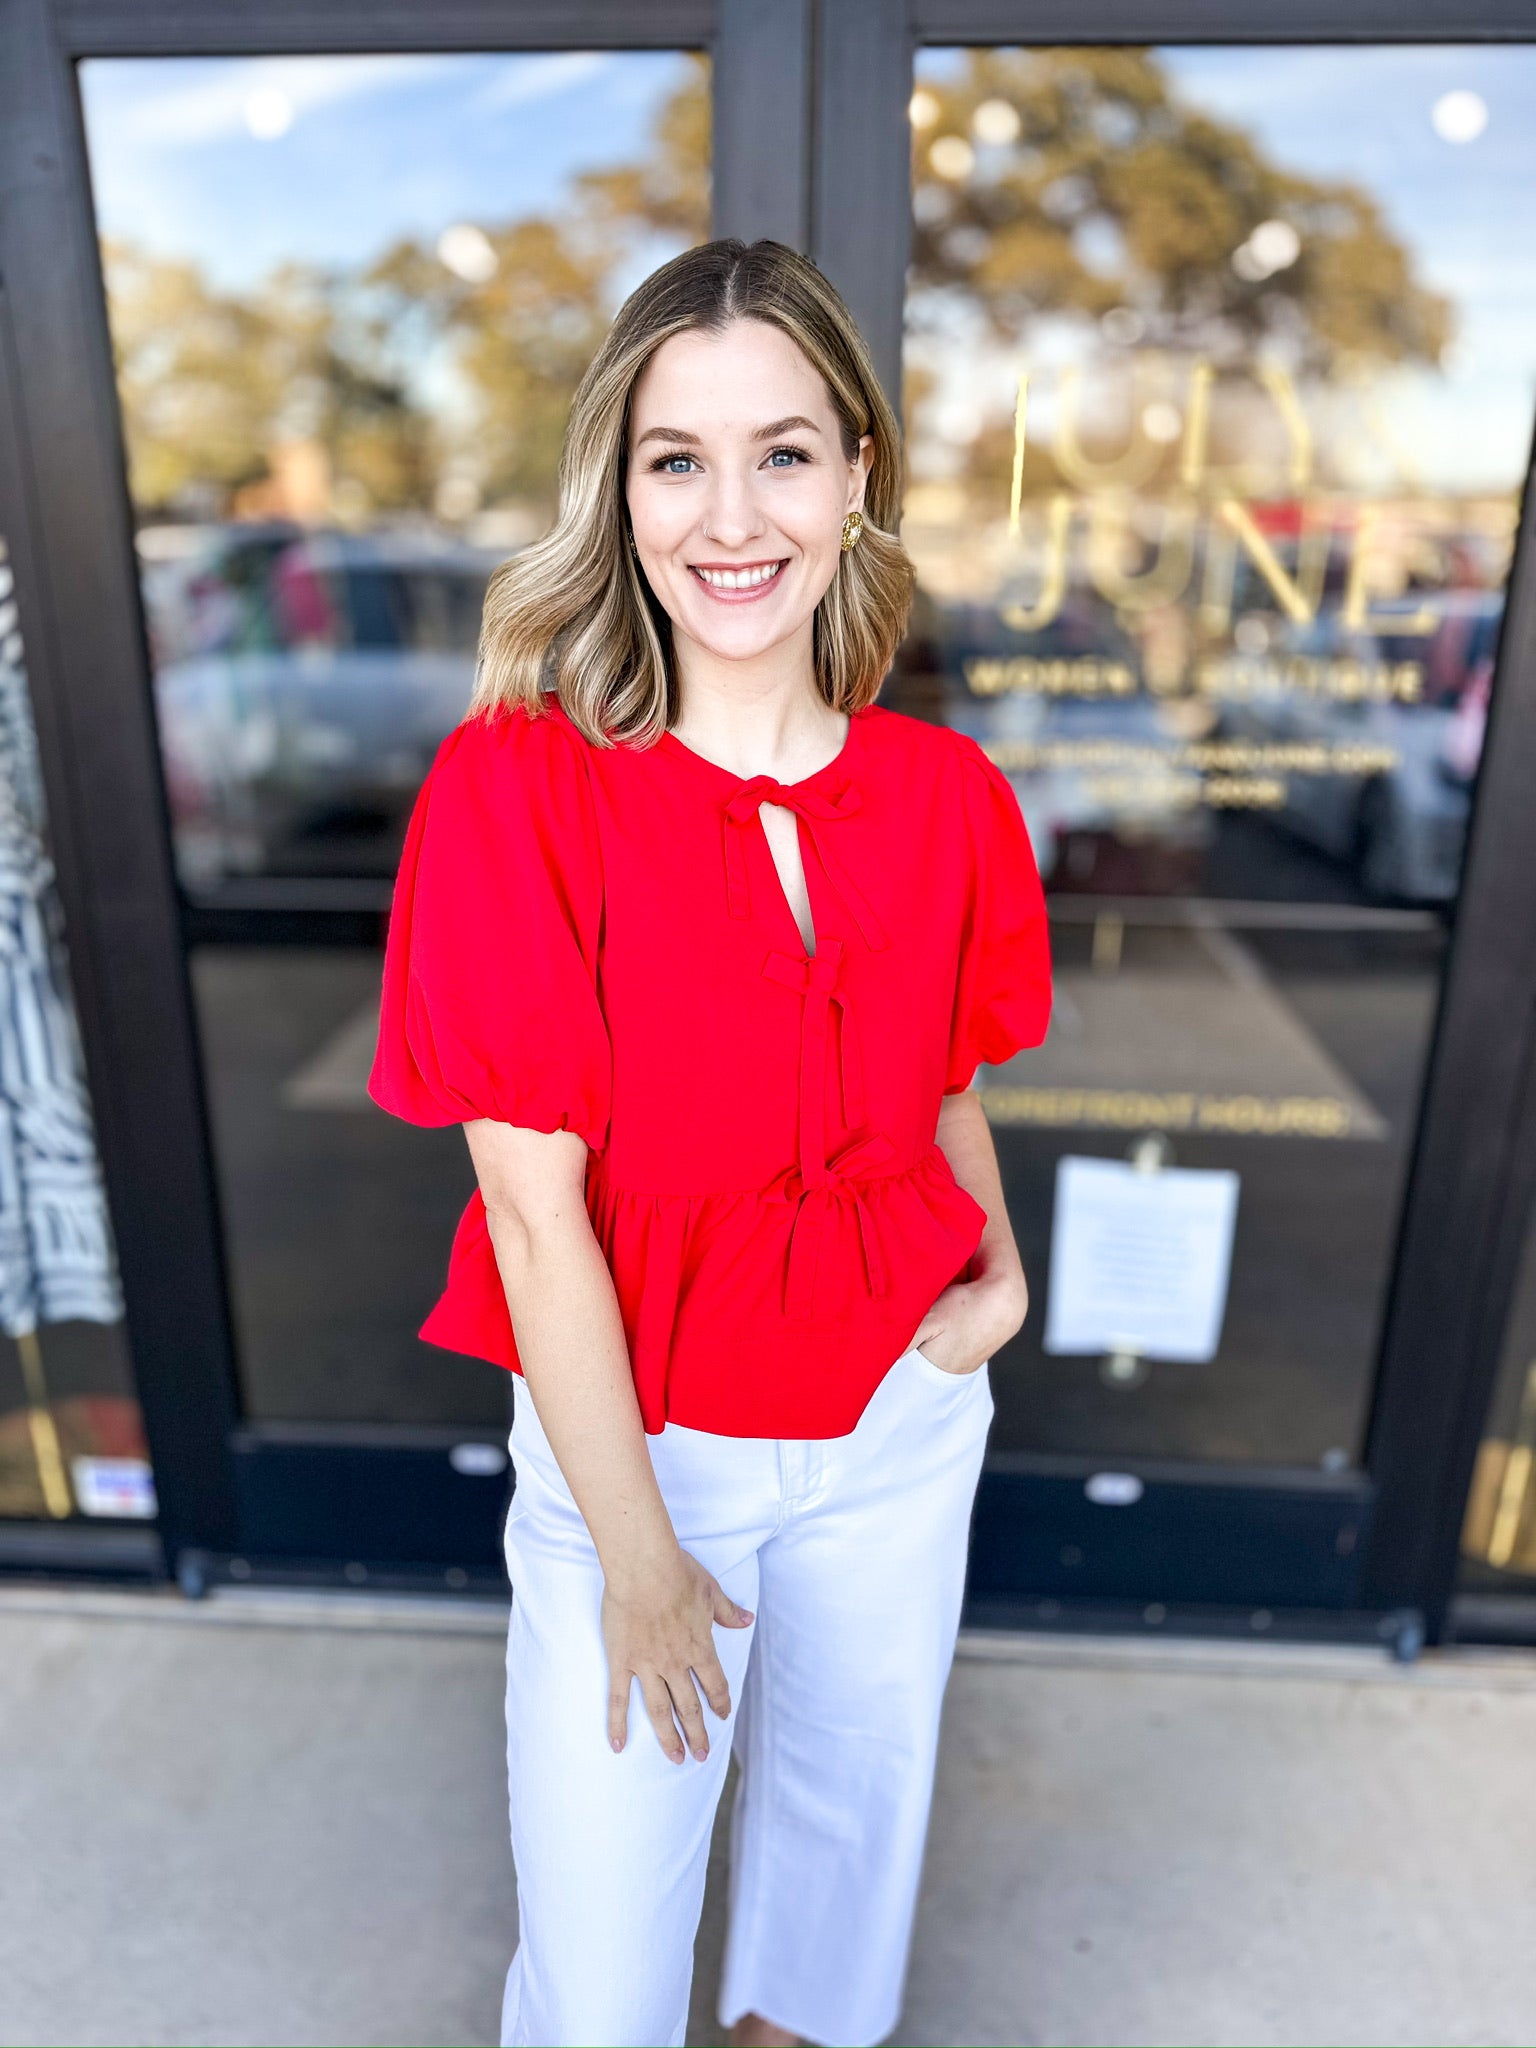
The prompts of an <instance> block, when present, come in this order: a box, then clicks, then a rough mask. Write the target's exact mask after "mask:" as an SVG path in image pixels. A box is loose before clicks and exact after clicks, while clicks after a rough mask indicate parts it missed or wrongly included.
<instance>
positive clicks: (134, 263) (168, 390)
mask: <svg viewBox="0 0 1536 2048" xmlns="http://www.w3.org/2000/svg"><path fill="white" fill-rule="evenodd" d="M708 219H709V82H708V72H707V66H706V63H705V60H703V59H702V58H698V59H693V60H691V61H690V64H689V69H688V71H687V74H686V75H685V77H684V79H683V81H682V83H681V85H680V86H679V87H678V89H677V90H676V91H675V92H674V93H673V94H672V95H671V96H670V98H669V99H668V100H667V101H666V102H665V103H664V104H663V105H662V107H661V108H660V110H659V112H658V115H657V118H656V122H655V125H654V128H653V131H652V136H651V139H650V143H649V145H648V147H647V149H646V151H645V152H644V154H643V156H642V158H641V160H640V161H639V162H637V163H634V164H625V165H619V166H616V167H612V168H608V169H605V170H601V171H593V172H588V173H586V174H584V175H582V176H580V177H578V178H576V179H574V180H573V181H572V183H571V187H570V191H569V195H568V198H567V201H566V203H565V205H564V206H563V208H562V209H561V210H560V211H559V212H558V213H557V214H553V215H551V216H547V217H543V216H526V217H524V218H520V219H515V220H512V221H508V222H504V223H502V224H499V225H489V224H488V225H485V226H484V227H483V230H482V232H483V234H484V237H485V242H486V244H487V247H488V250H489V252H490V253H491V255H492V256H493V258H494V263H493V266H491V267H490V268H489V270H488V274H486V275H484V276H482V277H479V278H478V279H477V280H474V281H471V280H466V279H465V278H464V277H462V276H460V275H457V274H455V272H454V271H452V270H450V269H449V268H448V267H447V265H446V264H445V263H444V262H443V261H442V260H441V258H440V257H439V255H438V253H437V251H436V249H435V248H434V247H431V246H427V245H423V244H422V243H420V242H416V241H411V240H402V241H400V242H397V243H396V244H394V245H393V246H392V247H391V248H389V249H388V250H386V251H385V252H384V254H383V255H381V256H380V257H378V258H377V259H376V260H374V261H372V262H370V263H368V264H367V265H365V266H363V267H361V268H360V269H358V270H355V271H337V272H321V271H318V270H316V269H314V268H312V267H308V266H300V265H296V264H286V265H283V266H281V267H280V268H278V269H277V270H275V271H274V272H273V273H272V274H271V275H270V276H269V277H268V278H266V279H265V280H264V281H263V282H262V284H261V285H260V286H258V287H257V288H256V289H255V290H253V291H251V292H249V293H236V292H218V291H216V290H214V289H213V288H212V287H211V286H210V285H209V283H208V282H207V280H206V279H205V278H204V277H203V276H202V275H201V273H200V272H199V270H198V269H197V267H196V265H195V264H190V263H181V262H172V261H167V260H165V259H161V258H155V257H152V256H150V255H148V254H147V253H146V252H145V251H143V250H141V249H138V248H136V247H133V246H130V245H127V244H123V243H112V244H109V245H108V246H106V248H105V249H104V252H103V254H104V263H105V267H106V274H107V284H108V292H109V297H110V302H111V309H112V334H113V346H114V350H115V353H116V357H117V362H118V387H119V392H120V395H121V403H122V410H123V419H124V429H125V435H126V439H127V443H128V453H129V464H130V472H131V480H132V489H133V497H134V502H135V504H136V505H137V506H138V507H139V509H140V512H141V513H151V514H153V513H167V512H169V513H176V512H196V513H199V514H203V515H222V514H227V512H228V511H229V510H230V508H231V505H232V503H233V502H234V499H235V495H236V493H237V492H239V491H240V490H241V489H242V487H248V486H250V485H252V484H254V483H257V482H259V480H260V479H262V478H264V477H266V476H268V475H269V474H270V473H271V471H272V469H273V467H274V462H275V451H276V450H277V449H278V448H279V447H280V446H281V445H282V444H284V443H294V442H299V443H305V444H310V445H313V446H314V447H316V448H317V449H319V450H320V451H322V452H323V456H324V458H325V467H326V469H327V470H328V472H329V475H330V477H331V479H332V480H333V488H332V505H331V510H332V512H333V513H336V514H342V515H347V514H350V515H351V516H354V517H357V516H367V515H368V514H371V513H379V512H384V513H388V512H399V511H409V510H428V509H440V508H441V506H442V503H443V500H442V496H441V490H440V487H441V485H442V483H443V480H444V478H445V476H446V475H448V474H449V473H450V472H458V473H459V474H461V475H463V476H464V477H466V478H468V479H469V480H470V484H471V490H470V493H469V495H468V497H467V499H466V500H465V507H466V509H468V508H469V507H470V506H472V505H473V504H474V503H475V502H480V503H491V504H494V503H496V502H498V501H502V500H505V499H508V498H512V499H518V500H521V501H524V502H525V503H530V504H532V505H534V506H537V507H539V508H541V509H543V510H549V509H552V507H553V502H554V488H555V467H556V462H557V459H558V455H559V449H560V441H561V436H562V434H563V431H564V426H565V416H566V412H567V409H568V407H569V404H570V400H571V395H572V393H573V392H574V390H575V387H576V383H577V380H578V379H579V377H580V375H581V373H582V371H583V369H584V368H585V367H586V364H587V362H588V360H589V358H590V357H591V354H592V352H593V350H594V349H595V347H596V345H597V342H598V340H599V338H600V336H601V334H602V332H603V329H604V327H605V326H606V324H607V321H608V318H609V316H610V314H611V312H612V308H613V302H614V297H615V295H616V290H617V289H618V288H619V287H620V286H621V285H622V284H624V283H626V282H628V278H627V275H626V273H627V271H628V269H629V268H630V267H631V266H632V265H633V264H634V262H635V259H636V256H637V254H641V255H643V254H644V253H645V252H646V244H647V242H648V240H649V239H650V238H654V237H664V238H665V239H666V242H667V243H669V244H673V245H675V244H676V243H678V242H679V241H681V242H691V241H696V240H701V239H702V238H703V237H704V235H705V234H707V232H708ZM443 350H446V351H447V353H448V354H449V356H450V357H451V360H452V362H453V364H454V366H455V369H456V371H457V377H458V383H459V386H460V390H461V392H462V394H463V403H461V404H460V405H459V406H458V407H457V408H455V409H454V411H453V413H452V415H451V416H450V415H449V414H447V413H446V412H445V411H444V410H443V409H442V408H441V407H439V406H438V405H436V404H435V403H434V402H433V401H432V400H431V399H429V398H428V397H427V396H425V395H424V394H423V390H422V381H421V376H420V371H421V369H422V367H423V366H424V364H425V363H426V362H427V361H428V360H429V359H430V358H432V357H434V356H435V355H436V354H437V353H438V352H440V351H443Z"/></svg>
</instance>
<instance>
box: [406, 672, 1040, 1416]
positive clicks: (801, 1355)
mask: <svg viewBox="0 0 1536 2048" xmlns="http://www.w3.org/2000/svg"><path fill="white" fill-rule="evenodd" d="M765 800H766V801H768V802H770V803H774V804H782V805H784V806H786V807H788V808H789V809H791V810H793V811H794V812H795V813H796V816H797V818H798V821H799V840H800V853H801V859H802V863H803V866H804V871H805V878H806V888H807V891H808V894H809V898H810V904H811V909H812V912H813V914H814V920H815V931H816V949H815V952H814V954H813V955H808V954H807V952H806V949H805V946H804V943H803V941H802V938H801V935H800V930H799V927H798V925H797V924H796V922H795V919H794V916H793V914H792V912H791V910H790V906H789V902H788V899H787V897H786V896H785V894H784V890H783V886H782V884H781V883H780V881H779V876H778V871H777V869H776V868H775V866H774V863H773V855H772V853H771V851H770V850H769V845H768V839H767V835H766V834H765V833H764V831H763V829H762V821H761V818H760V816H759V812H758V806H759V804H761V803H763V802H764V801H765ZM1050 1008H1051V967H1050V951H1049V943H1048V938H1047V927H1046V919H1045V906H1044V900H1043V897H1042V893H1041V888H1040V879H1039V875H1038V873H1037V871H1036V868H1035V862H1034V857H1033V854H1032V852H1031V850H1030V843H1029V836H1028V833H1027V831H1026V830H1025V826H1024V820H1023V817H1022V815H1021V814H1020V811H1019V805H1018V800H1017V798H1016V797H1015V796H1014V794H1013V791H1012V789H1011V788H1010V787H1009V784H1008V782H1007V780H1006V778H1005V777H1004V775H1003V774H1002V772H1001V770H1000V769H998V768H997V767H995V766H994V765H993V763H992V762H991V761H990V760H989V759H988V757H987V756H986V754H984V753H983V751H982V749H981V748H980V746H979V745H978V744H977V743H976V741H975V740H973V739H971V738H969V737H968V736H967V735H965V734H962V733H959V732H956V731H954V730H952V729H951V728H949V727H948V726H939V725H929V724H926V723H924V722H923V721H921V720H919V719H915V718H910V717H907V716H906V715H905V714H903V713H900V712H896V711H890V710H887V709H886V708H885V707H884V706H881V705H868V706H866V707H865V708H864V709H863V710H861V711H857V712H855V713H853V714H852V716H851V718H850V721H849V725H848V732H847V737H846V738H845V740H844V742H843V747H842V751H841V752H840V753H839V754H838V755H837V757H836V758H835V759H834V760H832V761H830V762H829V763H828V764H827V765H826V766H825V767H824V768H819V769H818V770H817V771H816V773H815V774H814V775H808V776H806V777H805V778H804V779H803V780H801V781H799V782H794V783H779V782H776V781H775V780H774V779H773V777H771V776H768V775H754V776H751V777H749V778H743V777H741V776H739V775H734V774H732V773H731V772H730V771H729V770H728V769H725V768H721V767H718V766H717V765H716V764H715V763H714V762H712V761H707V760H706V759H705V758H704V757H703V755H701V754H697V753H695V752H694V751H693V750H692V748H690V747H687V746H685V745H684V744H683V742H682V741H681V740H679V739H678V738H677V737H676V736H675V735H674V734H673V733H671V732H668V733H667V734H665V735H664V736H663V738H662V739H661V740H659V741H658V742H656V743H655V744H654V745H652V746H648V747H641V746H637V745H634V744H633V743H620V744H616V745H614V746H612V747H608V748H604V747H594V746H592V745H590V744H589V742H588V741H587V740H586V739H585V738H584V737H583V735H582V734H581V732H580V731H579V730H578V728H577V727H576V726H575V725H574V724H573V723H572V721H571V720H570V718H569V717H568V716H567V715H566V713H565V712H564V710H563V709H562V708H561V707H560V705H559V703H558V701H557V700H556V699H554V698H553V697H551V699H550V707H549V712H548V715H547V716H539V715H534V714H531V713H529V712H528V711H526V710H524V709H522V708H518V709H516V710H500V711H497V712H494V713H478V714H475V715H473V716H471V717H469V718H466V719H465V720H464V722H463V723H462V724H460V725H459V726H457V727H456V728H455V729H454V730H453V731H452V732H451V733H449V735H448V737H447V738H446V739H445V740H444V741H443V743H442V745H441V747H440V748H439V749H438V752H437V757H436V759H435V761H434V762H433V765H432V768H431V770H430V772H429V773H428V776H427V779H426V781H425V783H424V784H423V786H422V789H421V792H420V795H419V796H418V797H417V799H416V803H415V807H414V809H413V811H412V814H411V819H410V823H409V827H408V829H407V833H406V839H405V847H404V852H403V854H402V856H401V861H400V872H399V878H398V880H397V883H396V886H395V895H394V907H393V910H392V913H391V917H390V923H389V934H388V939H387V943H386V949H385V957H384V980H383V1000H382V1007H381V1013H380V1027H379V1039H378V1048H377V1052H376V1054H375V1057H374V1062H373V1068H372V1072H371V1074H370V1076H369V1080H368V1092H369V1094H370V1095H371V1096H372V1098H373V1100H374V1101H375V1102H376V1103H378V1104H379V1105H380V1107H381V1108H383V1109H386V1110H388V1111H390V1112H391V1113H392V1114H393V1115H395V1116H399V1117H403V1118H405V1119H406V1120H407V1121H408V1122H410V1123H416V1124H449V1123H459V1122H464V1121H467V1120H471V1119H474V1118H478V1117H493V1118H496V1119H498V1120H500V1121H502V1122H505V1123H511V1124H522V1125H526V1126H529V1127H531V1128H532V1129H534V1130H540V1131H553V1130H571V1131H577V1132H579V1133H580V1134H581V1136H582V1137H583V1138H584V1139H585V1140H586V1142H587V1145H588V1147H589V1148H590V1150H589V1152H588V1157H587V1168H586V1202H587V1209H588V1213H589V1215H590V1216H591V1219H592V1227H593V1230H594V1232H595V1234H596V1236H597V1239H598V1242H599V1243H600V1244H601V1246H602V1248H603V1252H604V1255H605V1257H606V1259H607V1262H608V1267H609V1270H610V1272H611V1273H612V1275H613V1281H614V1287H615V1291H616V1294H617V1297H618V1301H619V1305H620V1309H621V1312H622V1315H623V1321H624V1331H625V1335H626V1338H627V1340H628V1346H629V1353H630V1361H631V1365H632V1367H633V1371H634V1377H635V1386H636V1389H637V1392H638V1395H639V1402H640V1410H641V1414H642V1416H643V1418H644V1422H645V1427H646V1429H647V1430H648V1431H650V1432H652V1433H655V1432H656V1431H659V1430H660V1429H661V1427H662V1425H663V1423H665V1422H667V1421H669V1420H671V1421H675V1422H679V1423H682V1424H685V1425H686V1426H687V1427H689V1428H691V1429H703V1430H712V1431H714V1432H716V1433H719V1434H722V1435H726V1436H785V1437H800V1438H808V1437H832V1436H842V1435H846V1434H847V1432H848V1431H849V1430H851V1429H852V1428H853V1426H854V1424H855V1423H856V1422H857V1421H858V1419H859V1416H860V1414H861V1413H862V1412H863V1409H864V1407H865V1404H866V1403H867V1402H868V1400H869V1398H870V1396H871V1395H872V1394H873V1392H874V1390H875V1388H876V1387H877V1386H878V1385H879V1383H880V1381H881V1379H882V1378H883V1377H884V1374H885V1372H886V1370H887V1368H888V1367H889V1366H890V1364H891V1363H892V1361H893V1360H894V1359H896V1358H897V1357H899V1356H900V1354H901V1353H902V1351H903V1350H905V1348H906V1347H907V1345H908V1344H910V1343H911V1341H912V1339H913V1337H914V1336H915V1334H916V1332H917V1328H918V1325H919V1324H920V1323H921V1321H922V1319H923V1317H924V1316H925V1315H926V1314H927V1312H928V1310H929V1309H930V1308H931V1306H932V1305H933V1302H934V1300H935V1298H936V1297H937V1296H938V1295H939V1294H940V1293H941V1292H942V1290H943V1289H944V1288H945V1287H946V1286H947V1285H948V1284H949V1283H950V1282H951V1281H952V1280H954V1279H956V1278H958V1277H960V1276H962V1275H963V1273H964V1271H965V1269H966V1267H967V1265H968V1263H969V1261H970V1259H971V1257H972V1254H973V1253H974V1252H975V1250H976V1247H977V1245H978V1243H979V1242H980V1239H981V1233H982V1230H983V1227H984V1225H985V1222H986V1215H985V1212H984V1210H983V1209H982V1207H981V1205H980V1203H978V1202H977V1201H975V1200H974V1199H973V1198H972V1197H971V1196H970V1195H969V1194H967V1193H966V1192H965V1190H964V1189H963V1188H961V1187H960V1185H959V1184H958V1182H957V1181H956V1180H955V1177H954V1175H953V1173H952V1172H951V1170H950V1167H949V1163H948V1161H947V1160H946V1158H945V1156H944V1154H943V1152H942V1151H941V1150H940V1149H939V1147H938V1145H937V1143H936V1142H935V1130H936V1127H937V1121H938V1114H939V1104H940V1100H941V1098H942V1097H943V1096H944V1095H945V1094H947V1093H950V1092H952V1091H954V1090H958V1089H964V1088H967V1087H969V1086H970V1084H971V1081H972V1078H973V1076H974V1074H975V1071H976V1067H977V1064H978V1062H980V1061H987V1062H994V1063H995V1062H996V1061H999V1060H1005V1059H1008V1058H1009V1057H1010V1056H1011V1055H1012V1054H1013V1053H1015V1052H1017V1051H1018V1050H1019V1049H1020V1048H1021V1047H1023V1046H1027V1045H1037V1044H1038V1043H1039V1042H1040V1040H1041V1039H1042V1038H1043V1037H1044V1035H1045V1030H1046V1025H1047V1023H1048V1021H1049V1016H1050ZM419 1334H420V1335H421V1336H422V1337H424V1338H425V1339H427V1341H428V1342H429V1343H433V1344H438V1345H441V1346H443V1347H444V1348H445V1349H447V1350H450V1351H462V1352H468V1353H470V1354H471V1355H472V1356H474V1357H478V1358H486V1359H490V1360H493V1361H494V1362H495V1363H496V1364H498V1365H502V1366H506V1367H508V1368H509V1369H510V1370H512V1371H514V1372H516V1371H520V1370H521V1368H520V1366H519V1364H518V1357H517V1346H516V1342H515V1340H514V1337H513V1331H512V1323H511V1318H510V1316H509V1314H508V1310H507V1301H506V1295H505V1292H504V1290H503V1286H502V1282H501V1277H500V1274H499V1272H498V1270H497V1266H496V1257H495V1253H494V1251H493V1249H492V1246H491V1242H490V1238H489V1236H488V1234H487V1230H486V1219H485V1205H484V1202H483V1200H482V1198H481V1196H480V1193H479V1191H478V1190H477V1191H476V1192H475V1194H474V1195H472V1196H471V1198H470V1201H469V1205H468V1207H467V1208H466V1209H465V1211H464V1214H463V1216H462V1218H461V1219H460V1222H459V1226H458V1231H457V1234H456V1235H455V1238H454V1242H453V1248H452V1252H451V1254H450V1259H449V1271H448V1280H447V1286H446V1289H445V1290H444V1292H443V1293H442V1295H441V1296H440V1298H439V1299H438V1301H437V1303H436V1305H435V1306H434V1308H433V1309H432V1312H431V1314H430V1315H429V1316H428V1317H427V1319H426V1321H425V1322H424V1323H423V1324H422V1325H421V1328H420V1333H419Z"/></svg>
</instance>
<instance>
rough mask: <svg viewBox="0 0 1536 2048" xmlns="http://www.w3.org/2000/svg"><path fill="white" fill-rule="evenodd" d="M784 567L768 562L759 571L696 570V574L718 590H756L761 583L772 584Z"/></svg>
mask: <svg viewBox="0 0 1536 2048" xmlns="http://www.w3.org/2000/svg"><path fill="white" fill-rule="evenodd" d="M783 566H784V565H783V563H782V562H768V563H765V564H764V565H763V566H762V567H761V568H758V569H696V570H695V571H694V574H695V575H697V576H702V577H703V579H704V581H705V582H706V583H709V584H712V585H713V586H714V588H715V589H716V590H755V589H756V588H757V586H758V585H759V584H760V583H768V582H771V581H772V579H773V578H774V577H775V576H777V575H778V573H779V571H780V569H781V568H782V567H783Z"/></svg>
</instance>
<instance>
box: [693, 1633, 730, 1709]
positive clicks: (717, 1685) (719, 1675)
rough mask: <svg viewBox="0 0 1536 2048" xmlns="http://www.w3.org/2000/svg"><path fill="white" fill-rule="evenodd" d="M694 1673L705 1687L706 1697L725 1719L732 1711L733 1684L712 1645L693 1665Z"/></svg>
mask: <svg viewBox="0 0 1536 2048" xmlns="http://www.w3.org/2000/svg"><path fill="white" fill-rule="evenodd" d="M693 1675H694V1677H695V1678H696V1679H697V1680H698V1681H699V1684H700V1685H701V1686H702V1687H703V1688H704V1697H705V1699H707V1700H708V1701H709V1704H710V1705H711V1707H713V1708H714V1710H715V1712H716V1713H717V1714H718V1715H719V1716H720V1719H721V1720H722V1721H723V1720H725V1718H726V1716H727V1715H728V1714H729V1713H730V1711H731V1685H730V1680H729V1679H728V1678H727V1677H726V1675H725V1667H724V1666H723V1665H722V1664H721V1662H720V1659H719V1658H718V1657H717V1656H716V1655H715V1653H714V1648H713V1646H711V1648H710V1652H709V1655H708V1656H707V1657H705V1658H704V1659H703V1661H702V1662H701V1663H698V1664H695V1665H694V1667H693Z"/></svg>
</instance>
